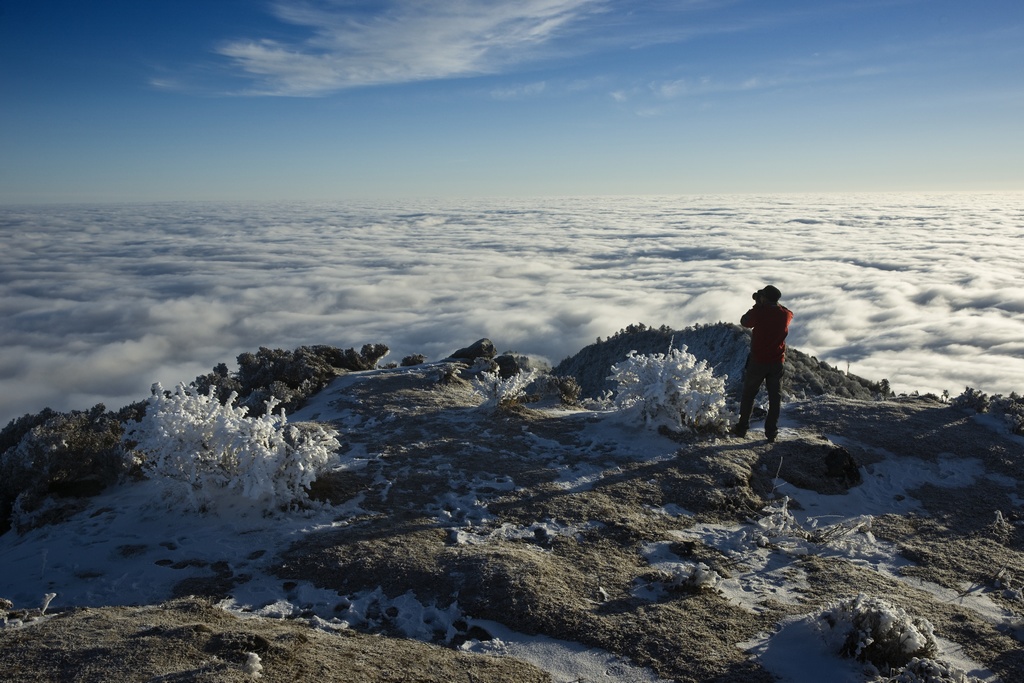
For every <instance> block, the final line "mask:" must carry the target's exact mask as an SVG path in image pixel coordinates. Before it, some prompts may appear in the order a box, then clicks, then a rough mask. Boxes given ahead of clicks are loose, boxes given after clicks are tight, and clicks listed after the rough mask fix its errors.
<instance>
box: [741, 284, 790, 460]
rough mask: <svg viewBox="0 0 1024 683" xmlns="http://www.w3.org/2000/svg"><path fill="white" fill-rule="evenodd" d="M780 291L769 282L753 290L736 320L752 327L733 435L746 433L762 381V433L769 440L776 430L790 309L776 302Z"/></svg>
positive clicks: (775, 433) (780, 293) (771, 440)
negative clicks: (764, 408)
mask: <svg viewBox="0 0 1024 683" xmlns="http://www.w3.org/2000/svg"><path fill="white" fill-rule="evenodd" d="M781 298H782V292H780V291H779V290H778V289H777V288H775V287H773V286H772V285H768V286H767V287H765V288H764V289H761V290H758V291H756V292H754V301H755V303H754V307H753V308H751V309H750V310H749V311H747V312H746V313H744V314H743V317H742V318H740V324H741V325H743V327H749V328H751V329H752V330H753V334H752V335H751V338H750V355H749V356H748V357H747V366H746V368H744V371H743V398H742V399H741V400H740V421H739V422H738V423H737V424H736V427H735V428H734V429H733V433H734V434H736V436H746V434H747V429H749V428H750V413H751V412H753V410H754V399H755V398H756V397H757V392H758V391H760V390H761V385H762V384H764V385H765V388H766V389H767V390H768V416H767V417H766V418H765V420H764V435H765V438H767V439H768V441H769V443H774V442H775V437H776V436H778V433H779V412H780V411H781V410H782V371H783V367H784V363H785V362H786V336H787V335H788V334H789V323H790V322H791V321H792V320H793V311H791V310H789V309H788V308H786V307H785V306H782V305H781V304H779V299H781Z"/></svg>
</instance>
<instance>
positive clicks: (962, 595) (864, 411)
mask: <svg viewBox="0 0 1024 683" xmlns="http://www.w3.org/2000/svg"><path fill="white" fill-rule="evenodd" d="M467 377H468V375H467V374H466V372H465V366H464V365H462V364H459V363H454V362H452V363H434V364H428V365H422V366H416V367H410V368H396V369H393V370H388V371H372V372H368V373H358V374H353V375H349V376H346V377H341V378H339V379H338V380H336V381H335V383H334V384H332V385H330V387H328V388H327V389H326V390H325V391H323V392H321V394H319V395H318V396H317V397H316V399H315V400H314V401H312V402H311V403H310V404H309V405H308V406H307V407H306V408H305V409H304V410H303V411H301V413H300V414H298V415H296V417H295V419H305V420H313V421H327V422H331V423H332V424H334V425H335V426H336V427H337V428H338V429H339V430H340V431H341V433H342V435H343V436H342V438H343V441H344V447H343V454H342V455H343V457H344V458H345V459H346V461H347V462H348V463H349V464H350V465H349V466H347V467H345V468H339V469H337V470H336V471H333V472H330V473H327V474H325V475H323V476H321V477H320V478H319V479H318V480H317V482H316V483H315V485H314V487H313V491H312V495H313V497H314V498H316V499H317V500H320V501H323V502H327V503H330V504H332V505H336V506H338V507H339V509H341V507H342V506H345V509H346V510H347V512H346V513H345V514H344V515H343V516H342V515H339V518H338V523H337V524H336V525H335V526H334V527H333V528H327V529H323V530H320V531H317V532H316V533H310V534H308V535H306V536H305V537H304V538H302V539H301V540H300V541H298V542H295V543H294V544H293V545H291V546H290V547H288V548H287V549H286V550H285V551H283V552H281V553H279V554H278V555H276V556H274V557H268V558H267V560H266V563H265V567H266V570H267V571H268V572H269V573H270V574H272V575H273V576H275V577H277V579H278V580H279V581H280V586H281V593H282V596H283V597H286V596H289V591H290V590H292V589H293V588H294V587H295V586H296V585H299V584H312V585H314V586H316V587H319V588H321V589H327V590H328V591H329V592H333V593H336V594H337V596H338V598H337V602H336V604H335V605H334V606H333V608H331V609H333V612H334V613H335V614H337V615H341V616H344V615H346V614H352V613H353V606H354V605H356V604H359V605H361V606H362V607H361V609H360V611H359V615H358V619H352V618H350V619H348V621H347V622H346V625H347V626H348V627H347V628H331V627H330V626H329V624H330V621H331V619H330V613H331V609H328V610H327V611H326V612H325V611H324V608H323V606H319V607H318V606H313V605H310V606H308V609H305V610H303V609H302V605H301V604H300V605H299V609H297V610H296V612H295V613H294V614H291V615H289V618H286V619H270V618H265V617H257V616H251V615H247V614H246V612H245V609H244V608H243V609H239V608H238V607H237V606H235V609H233V610H232V611H226V610H225V609H221V608H220V607H217V606H216V605H218V604H221V605H223V604H225V603H223V602H222V601H223V600H224V599H225V598H228V597H229V596H231V595H232V592H233V591H234V589H235V588H236V587H237V586H239V585H242V584H244V582H245V581H246V580H248V577H247V576H245V575H242V574H239V573H236V572H234V571H233V570H232V568H231V567H221V568H219V569H214V568H213V566H212V565H211V571H212V573H211V574H208V575H207V576H205V577H199V578H196V577H192V578H190V579H188V580H187V581H183V582H181V583H180V584H179V585H177V586H176V587H175V588H174V591H173V593H174V596H173V598H172V599H170V600H169V601H168V602H166V603H163V604H158V605H142V606H112V607H100V608H79V609H67V610H64V611H59V612H57V613H50V614H48V615H47V616H46V617H45V618H37V619H32V615H30V614H25V613H22V614H15V613H13V612H11V613H9V615H8V619H9V620H12V619H20V622H21V625H20V626H18V627H17V628H7V629H3V630H0V679H2V680H12V681H13V680H18V681H58V680H60V681H66V680H76V681H101V680H103V681H112V680H159V681H176V680H203V681H235V680H252V677H253V674H254V673H256V672H254V670H252V669H251V667H250V669H248V670H247V669H246V662H247V657H248V655H249V653H255V654H257V655H258V659H259V662H260V666H261V667H262V670H261V671H259V672H258V673H259V675H260V676H262V680H268V681H295V680H338V681H399V680H401V681H534V680H536V681H542V680H550V679H551V678H550V674H549V673H548V672H544V671H542V670H540V669H539V668H537V667H536V666H533V665H531V664H528V663H526V662H524V661H520V660H518V659H516V658H514V657H498V656H492V654H494V653H498V654H500V652H498V651H497V649H492V650H488V649H487V647H486V643H487V642H488V641H489V640H491V639H493V638H494V634H493V633H491V632H490V631H489V630H488V626H487V624H488V623H490V622H498V623H500V624H502V625H504V626H505V627H507V628H510V629H512V630H513V631H516V632H519V633H522V634H543V635H547V636H550V637H552V638H557V639H560V640H563V641H570V642H574V643H580V644H583V645H585V646H588V647H591V648H598V649H600V650H603V651H607V652H608V653H612V654H613V655H618V656H619V657H621V658H622V659H623V661H628V662H630V663H632V664H633V665H636V666H638V667H643V668H646V669H647V670H648V671H650V672H652V674H653V675H656V676H657V677H660V678H661V679H665V680H677V681H719V682H722V683H724V682H727V681H729V682H732V681H735V682H740V681H742V682H744V683H751V682H756V681H765V682H767V681H772V680H775V677H774V675H773V674H772V672H771V671H770V670H769V668H767V667H766V666H765V664H764V662H762V661H761V660H760V659H759V658H758V657H757V656H755V654H756V653H754V652H752V650H751V648H750V647H749V645H748V646H744V647H741V645H742V644H749V643H751V642H754V641H757V640H758V639H762V640H764V639H765V638H766V637H767V636H766V634H771V633H773V632H777V631H778V630H779V628H780V625H782V624H786V623H790V622H792V621H793V620H794V619H797V618H801V617H813V615H815V614H816V613H817V612H819V611H820V610H821V609H822V608H823V607H825V606H827V605H829V604H830V603H832V602H834V601H835V600H836V599H837V598H840V597H844V596H856V595H857V594H866V595H871V596H877V597H880V598H884V599H886V600H888V601H890V602H891V603H893V604H895V605H898V606H899V607H900V608H902V609H904V610H906V611H907V612H908V613H910V614H914V615H919V616H923V617H926V618H927V619H928V620H930V621H931V622H932V624H933V625H934V627H935V632H936V634H937V635H939V636H941V637H942V638H943V639H944V642H948V643H950V644H951V645H950V646H949V647H951V648H952V649H953V650H956V651H957V652H958V653H959V654H960V655H961V656H963V657H964V658H966V659H968V660H971V661H973V662H975V663H976V664H978V665H980V666H981V667H983V668H985V669H988V670H989V671H990V672H991V673H992V674H994V675H995V676H996V677H998V678H999V679H1001V680H1002V681H1005V682H1006V683H1010V682H1011V681H1017V680H1024V678H1022V672H1024V649H1022V646H1021V635H1022V634H1021V631H1020V630H1015V628H1017V629H1019V627H1020V625H1021V624H1022V623H1024V622H1022V621H1021V615H1022V614H1024V600H1022V598H1021V592H1020V590H1019V589H1020V579H1024V527H1022V525H1021V523H1020V522H1021V520H1022V518H1024V509H1022V506H1021V503H1022V501H1024V485H1022V483H1021V482H1024V446H1022V441H1021V439H1020V438H1019V437H1013V436H1012V435H1007V434H1001V433H999V431H998V430H997V429H993V428H992V427H991V426H990V425H987V424H984V423H983V422H980V421H978V420H977V419H975V418H974V417H972V416H971V415H968V414H967V413H965V412H963V411H961V410H958V409H956V408H953V407H950V406H949V405H948V404H946V403H942V402H940V401H938V400H936V399H931V398H920V397H903V398H892V399H890V400H885V401H880V400H871V399H868V398H840V397H837V396H834V395H823V396H812V397H808V398H802V399H799V400H791V401H790V402H789V403H788V404H787V406H786V411H785V413H784V429H783V432H782V434H781V437H780V439H779V441H778V442H776V443H774V444H769V443H768V442H767V441H765V440H764V439H763V438H762V437H761V435H760V432H759V431H758V430H757V429H756V427H755V428H754V429H753V430H751V432H750V434H749V435H748V436H747V437H745V438H742V439H738V438H731V437H724V436H707V435H705V436H697V435H673V434H658V433H654V432H651V431H649V430H645V429H644V428H642V427H640V426H637V425H626V424H621V423H618V422H616V421H615V420H614V419H611V418H610V417H609V416H608V415H607V414H606V413H604V412H602V411H600V410H595V409H593V406H592V407H591V408H589V409H588V408H584V407H582V406H564V405H559V404H558V402H557V401H554V400H547V401H544V400H542V401H539V402H536V403H526V404H523V405H519V406H515V407H510V408H502V409H496V410H482V409H480V407H479V405H480V402H481V399H480V396H479V395H478V394H477V393H475V392H474V390H473V387H472V386H471V384H470V382H469V381H468V380H467ZM860 385H861V386H864V384H863V383H860ZM896 462H900V463H921V467H924V468H930V467H934V468H936V471H937V472H939V473H940V474H941V472H942V471H943V468H947V469H952V470H956V471H960V470H959V466H958V465H957V464H956V463H970V464H971V467H972V468H973V469H972V470H971V471H972V472H973V476H971V477H969V478H968V479H966V480H964V481H958V482H957V483H956V485H955V486H948V485H939V484H936V483H931V482H926V483H923V484H920V485H918V486H914V487H911V488H909V489H899V488H894V489H893V490H894V491H895V493H894V494H893V498H894V500H885V495H886V494H885V490H884V487H883V488H882V489H879V490H881V493H879V494H877V495H873V496H872V497H870V498H866V499H865V500H869V501H870V505H868V506H867V507H871V509H865V510H864V511H863V514H864V515H865V516H869V517H868V519H869V520H870V521H869V523H867V524H861V526H859V527H857V528H856V529H853V528H852V527H841V528H831V529H830V528H827V527H819V528H817V529H813V528H810V527H800V526H799V524H797V523H795V522H793V523H791V524H790V526H789V527H788V528H787V532H786V533H787V534H788V535H787V536H785V538H783V536H781V535H780V536H772V535H771V534H770V533H765V534H764V535H762V536H757V538H760V539H761V540H760V541H758V542H756V543H754V544H753V545H752V546H751V548H752V549H751V551H750V552H749V553H748V556H746V557H745V556H743V555H742V554H737V553H735V552H731V551H727V550H726V549H723V546H721V545H718V544H715V543H712V542H710V541H709V540H707V539H709V538H710V536H709V535H708V534H711V533H726V532H725V531H722V530H729V529H733V530H736V531H735V532H736V533H748V534H749V533H750V532H751V531H757V530H765V529H768V528H769V527H768V526H766V524H765V523H764V521H763V520H764V519H765V518H766V516H767V515H768V514H769V513H766V512H765V510H766V508H768V509H773V508H772V506H775V507H774V509H775V510H776V512H778V510H779V505H780V504H781V503H780V501H781V500H782V496H783V493H784V494H785V495H786V496H788V497H789V500H788V509H789V510H790V511H793V512H794V513H799V512H800V511H801V510H803V511H805V512H806V511H809V510H810V509H811V506H812V505H817V504H820V501H821V500H825V499H827V498H828V497H836V498H838V497H842V496H844V495H847V494H848V492H850V491H854V492H856V491H857V490H858V488H860V489H867V488H868V487H869V485H870V486H876V488H877V482H875V481H874V479H872V477H876V478H881V477H882V476H883V473H884V472H888V471H890V470H887V469H885V468H886V467H887V466H888V465H886V463H889V464H890V465H891V464H892V463H896ZM352 463H355V464H356V465H357V466H353V465H352ZM906 470H907V468H904V469H901V470H900V471H906ZM783 482H784V483H785V486H784V487H782V486H781V484H782V483H783ZM873 482H874V483H873ZM872 490H875V489H872ZM822 496H825V498H823V497H822ZM906 497H909V498H910V499H912V500H905V498H906ZM353 501H355V502H356V503H357V505H356V506H355V507H353V505H352V503H353ZM911 503H912V504H911ZM866 505H867V504H866ZM353 510H354V512H353ZM714 530H718V531H717V532H715V531H714ZM730 533H731V532H730ZM851 533H856V534H860V536H861V537H863V538H864V539H866V540H864V541H863V543H865V544H869V543H877V544H879V545H882V546H885V547H887V548H892V549H893V554H894V556H895V557H898V558H899V559H900V563H899V565H898V567H897V568H896V569H891V570H890V569H887V570H882V569H880V568H879V566H878V565H877V564H873V563H872V561H870V560H865V559H864V555H862V554H861V555H856V554H854V555H850V554H848V553H846V552H845V551H844V548H846V547H847V546H844V545H843V544H842V543H840V542H837V541H836V540H835V539H837V538H839V536H842V535H846V534H851ZM754 537H755V536H753V535H752V536H751V538H754ZM793 538H796V542H797V543H798V544H799V548H800V551H799V552H795V551H793V549H792V547H791V546H787V542H789V541H790V540H791V539H793ZM783 541H786V542H783ZM755 554H756V557H757V558H759V559H756V560H755ZM757 562H769V563H770V564H771V565H772V569H773V573H772V576H771V578H770V579H769V578H765V579H763V580H759V583H758V582H753V581H752V580H751V578H750V577H751V572H753V571H756V569H752V567H754V565H755V564H757ZM887 566H888V565H887ZM695 567H703V568H705V569H706V570H709V571H710V572H713V575H714V576H715V577H717V578H716V579H715V580H713V581H700V580H695V576H694V575H692V574H691V575H687V574H686V572H685V570H686V568H691V569H692V568H695ZM779 577H783V578H781V579H780V578H779ZM755 584H756V585H761V586H762V588H761V589H756V590H755V589H754V588H752V587H751V586H754V585H755ZM730 585H733V586H735V585H741V586H744V587H746V588H745V596H742V597H741V598H737V597H736V594H735V592H734V591H730V589H728V586H730ZM367 595H376V596H377V598H375V600H376V602H375V603H373V604H369V603H367V601H366V598H365V596H367ZM360 596H363V597H360ZM403 596H409V597H411V598H414V601H412V604H416V605H420V606H423V605H428V606H430V605H433V606H436V607H437V608H438V609H439V610H442V611H444V613H445V614H449V615H451V614H454V613H456V612H457V614H456V616H455V617H454V618H451V619H447V620H445V619H437V620H436V621H435V622H433V625H434V627H435V630H434V631H433V632H432V633H431V621H430V618H429V617H428V618H425V619H424V618H421V617H422V615H421V614H419V613H417V615H418V616H416V618H418V619H420V621H419V622H418V623H416V624H415V625H414V626H410V625H409V623H408V620H409V619H410V618H413V617H410V616H409V615H410V614H411V613H410V612H409V611H407V610H405V609H404V608H403V607H402V605H403V604H404V603H402V602H401V599H402V597H403ZM169 597H170V596H169ZM968 598H983V599H984V605H985V607H984V608H981V607H978V604H979V603H978V602H977V601H975V602H972V601H971V600H969V599H968ZM360 600H362V602H360ZM296 602H301V601H300V600H296ZM371 602H372V601H371ZM368 604H369V606H368V607H367V605H368ZM453 605H455V606H456V608H455V609H453V608H452V606H453ZM412 632H415V633H416V634H417V637H418V640H413V639H410V638H408V637H407V636H408V635H409V634H410V633H412ZM425 633H426V634H427V637H424V634H425ZM425 641H429V642H425ZM947 649H948V648H947ZM488 652H491V653H492V654H486V653H488ZM481 653H485V654H481Z"/></svg>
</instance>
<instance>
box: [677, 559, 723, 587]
mask: <svg viewBox="0 0 1024 683" xmlns="http://www.w3.org/2000/svg"><path fill="white" fill-rule="evenodd" d="M721 580H722V575H721V574H719V573H718V572H716V571H715V570H714V569H712V568H711V567H709V566H707V565H706V564H704V563H703V562H698V563H696V564H692V565H682V564H680V565H677V566H676V567H673V569H672V571H671V578H670V579H669V580H668V581H667V583H668V585H669V586H670V587H672V588H676V589H685V590H688V591H693V592H697V591H700V590H702V589H705V588H707V589H709V590H713V589H714V588H715V587H716V586H718V582H719V581H721Z"/></svg>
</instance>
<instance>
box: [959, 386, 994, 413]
mask: <svg viewBox="0 0 1024 683" xmlns="http://www.w3.org/2000/svg"><path fill="white" fill-rule="evenodd" d="M950 405H951V406H953V407H954V408H963V409H965V410H973V411H974V412H976V413H984V412H986V411H987V410H988V396H987V395H986V394H985V393H984V392H981V391H978V390H977V389H972V388H971V387H967V388H965V389H964V393H962V394H960V395H959V396H957V397H956V398H954V399H953V400H952V401H950Z"/></svg>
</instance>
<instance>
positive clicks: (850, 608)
mask: <svg viewBox="0 0 1024 683" xmlns="http://www.w3.org/2000/svg"><path fill="white" fill-rule="evenodd" d="M819 617H820V619H821V620H823V621H824V622H825V623H826V624H828V626H829V628H830V629H831V635H832V636H833V638H832V639H831V640H833V641H834V643H835V644H836V645H838V648H837V649H838V653H839V654H840V655H841V656H843V657H849V658H852V659H856V660H857V661H859V662H870V663H871V664H873V665H875V666H876V667H878V669H879V670H880V671H882V672H883V673H890V672H893V671H897V670H899V669H901V668H902V667H904V666H906V665H907V664H909V663H910V661H911V660H913V659H914V658H915V657H916V658H930V657H933V656H934V655H935V654H936V653H937V652H938V644H937V643H936V641H935V634H934V628H933V627H932V624H931V622H929V621H928V620H927V619H924V618H923V617H913V616H911V615H909V614H907V612H905V611H904V610H903V609H902V608H900V607H897V606H895V605H891V604H889V603H888V602H886V601H884V600H881V599H879V598H871V597H867V596H865V595H864V594H861V595H858V596H857V597H856V598H850V599H847V600H842V601H840V602H837V603H834V604H833V605H830V606H829V607H827V608H826V609H825V610H823V611H822V612H821V614H820V615H819Z"/></svg>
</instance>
